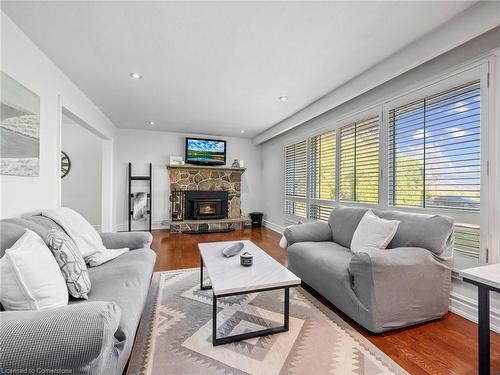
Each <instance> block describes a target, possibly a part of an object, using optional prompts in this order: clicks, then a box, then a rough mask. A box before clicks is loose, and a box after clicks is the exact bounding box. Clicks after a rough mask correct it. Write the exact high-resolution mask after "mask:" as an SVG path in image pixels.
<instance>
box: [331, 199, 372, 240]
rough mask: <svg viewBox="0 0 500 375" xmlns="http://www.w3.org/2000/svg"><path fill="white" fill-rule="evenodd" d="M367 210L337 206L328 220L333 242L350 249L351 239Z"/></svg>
mask: <svg viewBox="0 0 500 375" xmlns="http://www.w3.org/2000/svg"><path fill="white" fill-rule="evenodd" d="M367 210H368V209H367V208H358V207H346V206H337V207H336V208H335V209H334V210H333V211H332V213H331V214H330V218H329V219H328V223H329V224H330V227H331V228H332V238H333V241H334V242H336V243H338V244H339V245H341V246H344V247H347V248H351V241H352V237H353V236H354V232H355V231H356V228H357V227H358V224H359V222H360V221H361V218H362V217H363V215H364V214H365V213H366V211H367Z"/></svg>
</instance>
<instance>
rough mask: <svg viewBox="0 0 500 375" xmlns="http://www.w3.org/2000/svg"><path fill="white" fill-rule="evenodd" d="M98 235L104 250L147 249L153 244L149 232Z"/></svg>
mask: <svg viewBox="0 0 500 375" xmlns="http://www.w3.org/2000/svg"><path fill="white" fill-rule="evenodd" d="M99 234H100V235H101V238H102V242H103V244H104V247H105V248H106V249H121V248H124V247H128V248H129V249H130V250H134V249H142V248H145V247H146V248H149V247H150V246H151V242H153V236H152V235H151V233H149V232H105V233H99Z"/></svg>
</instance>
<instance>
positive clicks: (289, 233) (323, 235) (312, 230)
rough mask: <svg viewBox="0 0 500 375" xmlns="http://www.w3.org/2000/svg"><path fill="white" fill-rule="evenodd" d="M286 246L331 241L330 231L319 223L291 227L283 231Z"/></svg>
mask: <svg viewBox="0 0 500 375" xmlns="http://www.w3.org/2000/svg"><path fill="white" fill-rule="evenodd" d="M283 236H284V237H285V238H286V242H287V246H291V245H293V244H294V243H296V242H326V241H331V240H332V229H331V228H330V225H329V224H328V223H324V222H321V221H317V222H313V223H305V224H297V225H292V226H289V227H287V228H285V230H284V231H283Z"/></svg>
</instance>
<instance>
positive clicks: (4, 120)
mask: <svg viewBox="0 0 500 375" xmlns="http://www.w3.org/2000/svg"><path fill="white" fill-rule="evenodd" d="M0 86H1V96H0V106H1V108H0V113H1V116H0V174H3V175H11V176H26V177H37V176H39V175H40V97H39V96H38V95H36V94H35V93H33V92H32V91H30V90H28V89H27V88H26V87H24V86H23V85H21V84H20V83H19V82H17V81H16V80H15V79H13V78H12V77H10V76H8V75H7V74H5V73H4V72H0Z"/></svg>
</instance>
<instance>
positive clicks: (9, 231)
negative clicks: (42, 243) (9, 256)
mask: <svg viewBox="0 0 500 375" xmlns="http://www.w3.org/2000/svg"><path fill="white" fill-rule="evenodd" d="M25 229H30V230H32V231H33V232H35V233H36V234H38V235H39V236H40V237H41V238H43V239H45V238H46V237H47V233H48V232H49V230H50V227H44V226H42V225H40V224H38V223H36V222H33V221H31V220H26V219H17V218H16V219H4V220H1V221H0V238H1V240H0V247H1V248H0V256H3V255H4V254H5V250H7V249H8V248H10V247H12V245H14V244H15V243H16V241H17V240H18V239H19V237H21V236H22V235H23V234H24V231H25Z"/></svg>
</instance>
